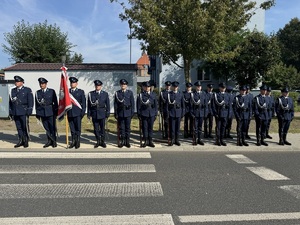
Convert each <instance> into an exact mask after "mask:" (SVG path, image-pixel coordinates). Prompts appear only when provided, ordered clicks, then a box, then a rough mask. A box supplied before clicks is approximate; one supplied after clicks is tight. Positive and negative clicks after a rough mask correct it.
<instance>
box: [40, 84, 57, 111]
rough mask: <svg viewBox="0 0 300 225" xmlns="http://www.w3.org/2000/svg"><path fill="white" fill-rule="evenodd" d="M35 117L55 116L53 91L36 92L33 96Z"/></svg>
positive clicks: (55, 103) (55, 108)
mask: <svg viewBox="0 0 300 225" xmlns="http://www.w3.org/2000/svg"><path fill="white" fill-rule="evenodd" d="M35 110H36V115H37V116H41V117H49V116H57V111H58V103H57V96H56V93H55V91H54V90H53V89H51V88H46V89H45V92H44V91H43V90H41V89H40V90H38V91H37V92H36V94H35Z"/></svg>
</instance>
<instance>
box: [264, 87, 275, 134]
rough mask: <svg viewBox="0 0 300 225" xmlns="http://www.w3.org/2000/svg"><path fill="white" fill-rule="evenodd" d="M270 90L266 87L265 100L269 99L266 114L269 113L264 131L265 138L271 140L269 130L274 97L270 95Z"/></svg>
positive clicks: (273, 113)
mask: <svg viewBox="0 0 300 225" xmlns="http://www.w3.org/2000/svg"><path fill="white" fill-rule="evenodd" d="M271 91H272V88H271V87H267V95H266V96H267V98H269V107H268V112H269V120H268V123H267V130H266V138H269V139H272V137H271V136H270V135H269V129H270V125H271V121H272V117H274V115H275V100H274V97H273V96H272V95H271Z"/></svg>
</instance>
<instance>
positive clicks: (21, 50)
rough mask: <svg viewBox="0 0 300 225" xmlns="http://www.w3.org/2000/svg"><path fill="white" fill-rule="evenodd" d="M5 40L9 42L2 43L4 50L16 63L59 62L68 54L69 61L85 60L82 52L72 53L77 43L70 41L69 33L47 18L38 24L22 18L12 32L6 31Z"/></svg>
mask: <svg viewBox="0 0 300 225" xmlns="http://www.w3.org/2000/svg"><path fill="white" fill-rule="evenodd" d="M4 40H5V41H6V42H7V43H8V44H7V45H5V44H2V47H3V51H4V52H5V53H7V54H9V55H10V56H11V59H12V60H13V61H14V62H15V63H20V62H21V63H25V62H26V63H57V62H61V61H62V59H61V57H62V56H63V55H67V63H72V62H76V63H82V61H83V57H82V55H81V54H78V53H75V54H74V55H71V53H70V51H71V49H72V48H73V47H75V45H73V44H72V43H70V42H69V40H68V35H67V34H66V33H63V32H61V30H60V28H59V27H58V26H56V24H54V25H51V24H48V23H47V20H46V21H44V22H43V23H38V24H29V23H28V22H27V23H26V22H25V21H24V20H22V21H21V22H18V23H17V24H16V25H14V26H13V31H12V32H8V33H4Z"/></svg>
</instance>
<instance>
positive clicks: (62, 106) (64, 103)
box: [57, 66, 72, 121]
mask: <svg viewBox="0 0 300 225" xmlns="http://www.w3.org/2000/svg"><path fill="white" fill-rule="evenodd" d="M67 81H68V75H67V68H66V67H65V66H63V67H62V68H61V80H60V89H59V104H58V115H57V119H58V121H61V120H62V119H63V118H64V115H65V114H66V112H67V111H68V110H70V109H72V101H71V98H70V93H69V88H68V84H67Z"/></svg>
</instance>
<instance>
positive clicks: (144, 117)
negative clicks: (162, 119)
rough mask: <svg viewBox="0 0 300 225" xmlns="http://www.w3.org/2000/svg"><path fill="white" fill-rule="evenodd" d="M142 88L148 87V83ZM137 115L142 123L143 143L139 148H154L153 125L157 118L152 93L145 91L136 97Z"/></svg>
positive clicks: (144, 83)
mask: <svg viewBox="0 0 300 225" xmlns="http://www.w3.org/2000/svg"><path fill="white" fill-rule="evenodd" d="M142 86H143V87H150V86H151V84H150V82H143V83H142ZM136 105H137V115H138V118H139V119H140V121H141V123H142V132H143V139H144V143H143V144H142V146H141V147H143V148H144V147H146V146H150V147H155V145H154V144H153V141H152V138H153V124H154V121H155V119H156V116H157V109H158V107H157V99H156V95H155V93H154V92H151V91H149V92H147V91H146V90H145V89H144V90H143V91H142V92H141V93H140V94H139V95H138V98H137V100H136Z"/></svg>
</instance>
